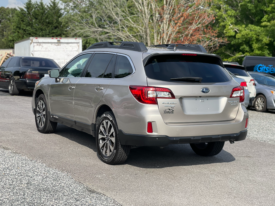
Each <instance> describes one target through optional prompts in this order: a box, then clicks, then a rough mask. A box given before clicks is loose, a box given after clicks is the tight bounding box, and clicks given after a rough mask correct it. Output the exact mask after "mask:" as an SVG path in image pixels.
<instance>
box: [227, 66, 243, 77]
mask: <svg viewBox="0 0 275 206" xmlns="http://www.w3.org/2000/svg"><path fill="white" fill-rule="evenodd" d="M225 68H226V69H227V70H228V71H230V72H231V73H233V74H235V75H236V76H243V77H248V74H247V72H246V71H245V70H243V69H241V68H236V67H232V66H225Z"/></svg>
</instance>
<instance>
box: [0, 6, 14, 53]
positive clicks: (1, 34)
mask: <svg viewBox="0 0 275 206" xmlns="http://www.w3.org/2000/svg"><path fill="white" fill-rule="evenodd" d="M15 12H16V9H11V8H5V7H0V49H6V48H9V45H8V44H6V42H4V38H5V36H8V35H10V33H11V30H12V27H11V21H12V19H13V17H14V16H15Z"/></svg>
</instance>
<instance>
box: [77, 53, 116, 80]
mask: <svg viewBox="0 0 275 206" xmlns="http://www.w3.org/2000/svg"><path fill="white" fill-rule="evenodd" d="M89 53H92V54H93V55H92V56H91V58H90V59H89V60H88V62H87V64H86V66H85V68H84V69H83V71H82V74H81V77H85V75H86V72H87V70H88V68H89V66H90V64H91V62H92V61H93V58H94V56H95V55H96V54H113V55H114V56H113V57H112V58H111V60H110V62H109V64H110V63H111V61H112V59H113V58H115V65H116V54H115V53H112V52H96V51H94V52H87V53H84V54H89ZM84 54H83V55H84ZM109 64H108V65H107V67H106V69H105V70H104V74H105V72H106V70H107V69H108V66H109ZM114 72H115V69H114V68H113V72H112V78H101V79H113V78H114ZM85 78H91V77H85ZM96 78H97V77H96Z"/></svg>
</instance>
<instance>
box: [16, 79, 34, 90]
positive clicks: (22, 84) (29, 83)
mask: <svg viewBox="0 0 275 206" xmlns="http://www.w3.org/2000/svg"><path fill="white" fill-rule="evenodd" d="M37 81H39V80H26V79H20V80H18V81H16V86H17V89H19V90H25V91H32V90H33V89H34V87H35V82H37Z"/></svg>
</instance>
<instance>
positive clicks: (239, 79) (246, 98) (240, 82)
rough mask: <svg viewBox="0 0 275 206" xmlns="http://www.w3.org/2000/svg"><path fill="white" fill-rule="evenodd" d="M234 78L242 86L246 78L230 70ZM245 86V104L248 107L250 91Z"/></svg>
mask: <svg viewBox="0 0 275 206" xmlns="http://www.w3.org/2000/svg"><path fill="white" fill-rule="evenodd" d="M229 74H230V75H231V76H232V78H233V79H234V80H235V81H236V82H237V83H238V84H239V85H240V86H241V85H243V84H244V82H245V80H244V79H242V78H239V77H237V76H236V75H235V74H233V73H231V72H229ZM243 88H244V102H243V104H244V106H245V107H246V108H247V107H248V106H249V105H250V92H249V91H248V89H247V87H243Z"/></svg>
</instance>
